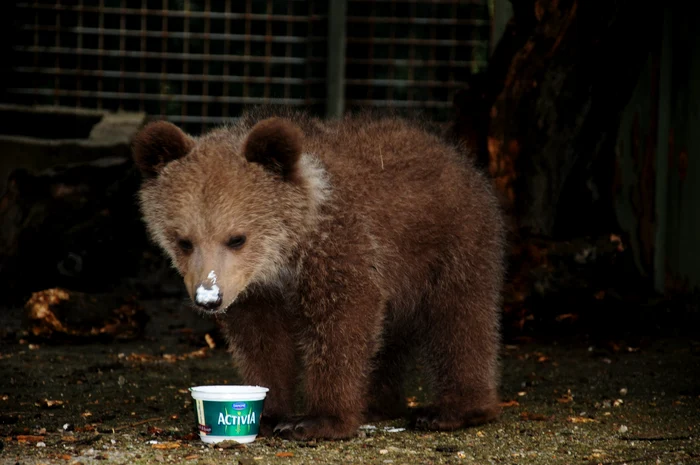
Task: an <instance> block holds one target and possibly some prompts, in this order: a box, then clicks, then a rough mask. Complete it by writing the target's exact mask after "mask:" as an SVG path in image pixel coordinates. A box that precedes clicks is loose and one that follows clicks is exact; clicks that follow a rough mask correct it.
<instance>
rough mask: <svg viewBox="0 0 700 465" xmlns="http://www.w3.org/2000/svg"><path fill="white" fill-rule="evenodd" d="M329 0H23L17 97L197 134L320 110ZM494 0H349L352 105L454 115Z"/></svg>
mask: <svg viewBox="0 0 700 465" xmlns="http://www.w3.org/2000/svg"><path fill="white" fill-rule="evenodd" d="M328 11H329V10H328V0H321V1H316V0H237V1H227V0H33V1H31V0H27V1H24V2H17V3H16V4H15V9H14V15H15V18H14V24H15V29H16V34H14V40H13V45H12V54H11V58H10V59H11V63H12V64H11V76H10V80H9V85H8V87H7V89H5V94H4V95H5V97H4V98H5V99H6V100H8V101H9V103H20V104H43V105H61V106H72V107H80V108H96V109H106V110H112V111H116V110H127V111H143V112H145V113H147V114H148V115H150V116H152V117H155V118H164V119H168V120H170V121H173V122H175V123H178V124H181V125H183V126H185V127H186V128H187V129H188V130H190V131H192V132H195V133H196V132H200V131H202V130H204V129H206V128H207V127H208V126H211V125H216V124H220V123H222V122H224V121H226V120H227V119H229V118H232V117H236V116H237V115H239V114H240V113H241V111H242V110H243V108H244V107H245V106H248V105H256V104H271V105H291V106H299V107H303V108H305V109H307V110H309V111H311V112H313V113H316V114H319V115H323V113H324V108H325V104H326V95H327V89H326V85H327V79H326V76H327V74H326V73H327V70H326V65H327V57H328V53H329V50H328V47H327V43H328ZM488 18H489V16H488V8H487V1H486V0H483V1H478V0H473V1H467V2H465V1H457V0H442V1H440V0H438V1H420V0H372V1H370V0H350V1H348V3H347V19H346V21H347V23H346V24H347V26H346V31H347V37H346V43H347V48H346V61H345V68H346V71H345V99H346V107H347V108H354V107H358V106H366V105H370V106H396V107H407V108H425V109H426V110H427V111H428V112H430V113H431V114H432V115H433V116H434V117H435V118H437V119H444V118H445V117H446V115H447V113H446V112H447V111H448V109H449V107H450V105H451V101H452V96H453V94H454V91H455V90H456V89H457V88H458V87H459V86H460V85H461V84H462V83H463V82H464V80H465V79H466V78H467V77H468V75H469V74H470V73H471V72H473V71H475V70H478V69H479V68H480V67H483V66H484V65H485V61H486V57H487V53H488V36H489V19H488Z"/></svg>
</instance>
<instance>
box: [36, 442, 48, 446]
mask: <svg viewBox="0 0 700 465" xmlns="http://www.w3.org/2000/svg"><path fill="white" fill-rule="evenodd" d="M36 446H37V447H46V443H45V442H43V441H39V442H37V443H36Z"/></svg>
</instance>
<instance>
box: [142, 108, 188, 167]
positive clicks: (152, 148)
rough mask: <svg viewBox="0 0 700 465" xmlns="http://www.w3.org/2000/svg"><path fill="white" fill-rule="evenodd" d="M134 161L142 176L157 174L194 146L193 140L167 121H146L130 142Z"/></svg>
mask: <svg viewBox="0 0 700 465" xmlns="http://www.w3.org/2000/svg"><path fill="white" fill-rule="evenodd" d="M131 147H132V151H133V156H134V163H136V166H137V167H138V168H139V170H141V173H142V174H143V176H144V177H147V178H152V177H155V176H157V175H158V173H160V171H161V170H162V169H163V167H164V166H165V165H166V164H168V163H169V162H171V161H173V160H177V159H178V158H181V157H184V156H185V155H187V154H188V153H189V152H190V150H192V148H193V147H194V140H193V139H192V138H191V137H190V136H188V135H187V134H185V133H184V132H182V130H180V128H178V127H177V126H175V125H174V124H172V123H170V122H167V121H154V122H152V123H148V124H147V125H146V126H144V128H143V129H141V130H140V131H139V132H138V134H136V136H135V137H134V140H133V142H132V143H131Z"/></svg>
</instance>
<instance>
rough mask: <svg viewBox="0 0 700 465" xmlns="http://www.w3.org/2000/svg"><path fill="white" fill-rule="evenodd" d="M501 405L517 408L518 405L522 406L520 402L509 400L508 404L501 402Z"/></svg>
mask: <svg viewBox="0 0 700 465" xmlns="http://www.w3.org/2000/svg"><path fill="white" fill-rule="evenodd" d="M499 405H500V406H501V407H517V406H518V405H520V402H518V401H517V400H509V401H508V402H501V403H500V404H499Z"/></svg>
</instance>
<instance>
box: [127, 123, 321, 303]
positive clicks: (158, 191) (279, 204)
mask: <svg viewBox="0 0 700 465" xmlns="http://www.w3.org/2000/svg"><path fill="white" fill-rule="evenodd" d="M303 145H304V135H303V133H302V131H301V129H299V127H298V126H296V125H295V124H294V123H293V122H292V121H290V120H288V119H283V118H269V119H265V120H262V121H260V122H258V123H256V124H255V125H253V126H252V127H247V128H246V127H238V126H233V127H228V128H221V129H218V130H215V131H212V132H210V133H208V134H206V135H203V136H201V137H192V136H189V135H187V134H185V133H184V132H183V131H182V130H180V129H179V128H178V127H176V126H175V125H173V124H171V123H168V122H164V121H158V122H153V123H149V124H148V125H146V126H145V127H144V128H143V129H142V130H141V131H140V132H139V133H138V134H137V135H136V137H135V138H134V141H133V143H132V148H133V156H134V161H135V164H136V165H137V166H138V168H139V169H140V170H141V173H142V174H143V183H142V186H141V189H140V191H139V198H140V204H141V211H142V213H143V217H144V222H145V223H146V227H147V229H148V231H149V233H150V235H151V237H152V238H153V239H154V240H155V242H156V243H158V244H159V245H160V247H161V248H162V249H163V250H164V251H165V252H166V253H167V254H168V256H169V257H170V258H171V260H172V263H173V265H174V266H175V268H176V269H177V270H178V271H179V272H180V274H181V275H182V276H183V278H184V281H185V285H186V287H187V291H188V293H189V295H190V297H191V298H192V300H193V301H194V303H195V304H197V306H198V307H199V308H201V309H203V310H206V311H209V312H223V311H225V310H226V309H227V308H228V307H229V306H230V305H231V304H232V303H233V302H234V301H235V300H236V299H237V298H240V297H241V295H242V294H243V293H245V291H246V290H247V289H250V288H251V287H253V286H254V285H256V284H262V285H265V284H267V285H269V284H273V285H274V284H276V283H280V281H281V279H282V277H284V276H287V275H288V274H287V273H286V272H287V271H289V270H290V263H289V258H290V256H291V255H292V254H293V252H294V250H295V247H296V246H297V244H299V243H300V238H301V236H303V235H304V234H305V232H307V231H309V230H310V229H311V228H313V225H314V222H315V221H316V218H317V216H318V213H317V208H318V206H319V205H320V203H322V202H323V200H324V198H325V197H326V193H327V188H328V184H327V182H326V177H325V171H324V170H323V168H322V167H321V165H320V162H319V161H318V160H317V159H316V158H315V157H313V156H312V155H309V154H305V153H303V152H302V149H303Z"/></svg>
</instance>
